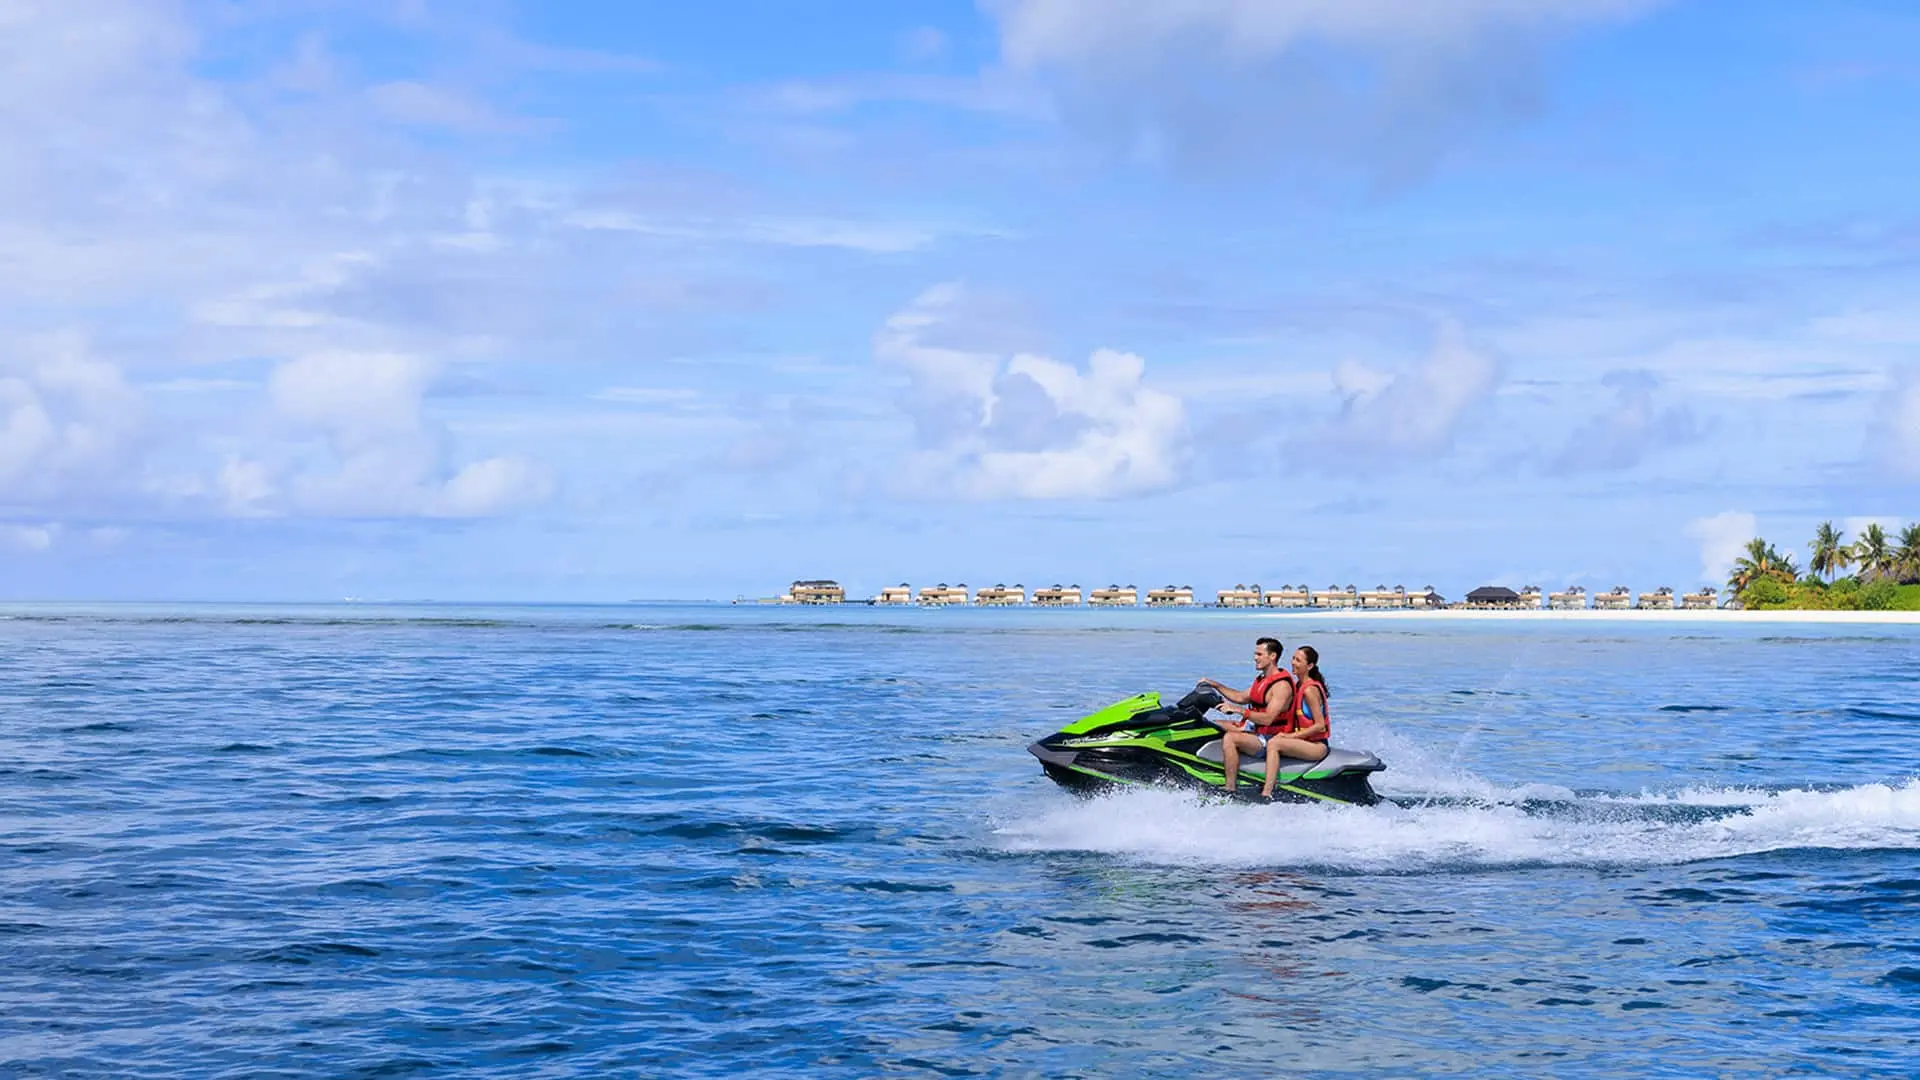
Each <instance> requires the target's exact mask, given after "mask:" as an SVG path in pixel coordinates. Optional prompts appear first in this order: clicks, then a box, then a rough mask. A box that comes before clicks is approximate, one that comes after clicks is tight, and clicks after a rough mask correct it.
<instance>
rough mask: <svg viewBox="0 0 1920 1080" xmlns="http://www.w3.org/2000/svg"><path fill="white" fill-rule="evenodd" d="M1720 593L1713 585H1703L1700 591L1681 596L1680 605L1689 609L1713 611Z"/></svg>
mask: <svg viewBox="0 0 1920 1080" xmlns="http://www.w3.org/2000/svg"><path fill="white" fill-rule="evenodd" d="M1719 597H1720V594H1719V592H1718V591H1717V590H1715V589H1714V587H1713V586H1711V585H1702V586H1701V587H1700V591H1699V592H1690V593H1688V594H1687V595H1685V596H1683V597H1681V598H1680V606H1681V607H1682V608H1684V609H1685V610H1687V611H1712V610H1713V609H1714V606H1715V604H1716V603H1717V601H1718V600H1719Z"/></svg>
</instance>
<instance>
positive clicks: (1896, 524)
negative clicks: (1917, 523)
mask: <svg viewBox="0 0 1920 1080" xmlns="http://www.w3.org/2000/svg"><path fill="white" fill-rule="evenodd" d="M1905 523H1906V519H1904V518H1898V517H1887V516H1884V515H1876V514H1869V515H1865V516H1861V517H1850V518H1842V519H1841V520H1840V531H1841V532H1842V533H1843V534H1844V535H1845V536H1846V538H1847V540H1848V541H1849V542H1852V541H1855V540H1858V539H1860V534H1861V533H1863V532H1866V531H1867V526H1869V525H1878V526H1880V531H1882V532H1884V533H1886V534H1887V535H1889V536H1891V535H1893V534H1894V533H1897V532H1899V531H1900V526H1901V525H1903V524H1905Z"/></svg>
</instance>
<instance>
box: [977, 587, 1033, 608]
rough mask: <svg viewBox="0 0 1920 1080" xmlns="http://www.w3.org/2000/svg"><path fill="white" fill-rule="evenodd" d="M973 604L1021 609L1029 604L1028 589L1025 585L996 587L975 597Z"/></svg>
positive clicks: (985, 590) (983, 590)
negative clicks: (1025, 604) (1023, 605)
mask: <svg viewBox="0 0 1920 1080" xmlns="http://www.w3.org/2000/svg"><path fill="white" fill-rule="evenodd" d="M973 602H974V603H976V604H978V605H980V606H981V607H1019V606H1020V605H1022V604H1024V603H1026V602H1027V587H1026V586H1024V585H1011V586H1008V585H994V586H990V587H988V588H985V589H981V590H980V591H979V592H977V593H975V594H974V595H973Z"/></svg>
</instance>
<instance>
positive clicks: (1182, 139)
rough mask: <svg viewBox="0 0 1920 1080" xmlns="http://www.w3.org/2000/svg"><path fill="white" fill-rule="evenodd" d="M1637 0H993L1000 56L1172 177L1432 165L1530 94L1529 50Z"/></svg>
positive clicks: (1406, 170)
mask: <svg viewBox="0 0 1920 1080" xmlns="http://www.w3.org/2000/svg"><path fill="white" fill-rule="evenodd" d="M1651 6H1653V5H1652V3H1650V2H1648V0H1430V2H1422V3H1412V4H1410V3H1404V2H1401V0H1162V2H1158V3H1137V4H1115V3H1107V2H1105V0H989V2H987V3H986V4H985V5H984V7H985V9H986V10H987V11H988V12H989V13H990V14H991V15H992V17H993V18H994V19H995V20H996V22H997V24H998V27H999V30H1000V45H1001V53H1002V57H1003V59H1004V62H1005V63H1006V64H1007V65H1008V67H1009V68H1011V69H1012V70H1014V71H1017V72H1021V73H1024V74H1027V75H1030V76H1032V77H1035V78H1037V79H1039V80H1040V81H1041V82H1042V83H1043V84H1044V85H1045V86H1046V87H1047V88H1048V89H1049V90H1050V91H1051V93H1052V95H1053V97H1054V99H1055V101H1056V102H1057V104H1058V107H1059V109H1060V112H1061V115H1062V116H1063V117H1064V118H1065V119H1066V120H1068V121H1069V122H1070V123H1073V124H1076V125H1078V126H1081V127H1083V128H1085V129H1087V130H1089V131H1091V132H1093V133H1094V134H1095V135H1096V136H1097V137H1099V138H1101V139H1103V140H1105V141H1106V142H1108V143H1109V144H1110V145H1112V146H1114V147H1116V148H1118V149H1120V150H1122V151H1123V152H1126V153H1129V154H1131V155H1134V156H1136V157H1144V158H1147V159H1150V160H1154V161H1160V162H1165V163H1169V164H1174V165H1178V166H1182V167H1200V168H1207V167H1221V166H1230V165H1237V164H1244V163H1246V162H1248V161H1249V160H1267V161H1273V162H1278V163H1280V164H1290V163H1295V164H1297V163H1298V161H1299V160H1300V159H1302V158H1306V157H1313V158H1324V159H1328V160H1335V161H1344V162H1346V163H1348V164H1351V165H1357V166H1359V167H1361V168H1362V169H1363V170H1365V171H1367V172H1371V173H1373V174H1375V175H1376V176H1379V177H1383V178H1389V179H1391V178H1396V177H1403V176H1405V175H1408V174H1411V173H1416V172H1419V171H1422V170H1424V169H1426V168H1429V167H1430V166H1431V165H1432V164H1433V163H1434V162H1435V161H1436V160H1438V159H1439V158H1440V157H1441V156H1443V155H1444V154H1445V153H1446V152H1448V150H1450V149H1451V148H1452V147H1453V146H1454V145H1456V144H1458V143H1459V142H1461V141H1464V140H1465V139H1467V138H1469V137H1471V136H1472V135H1474V134H1475V133H1476V132H1478V131H1479V130H1481V129H1483V128H1485V127H1486V126H1488V125H1489V124H1492V123H1497V122H1499V121H1502V120H1508V119H1512V118H1514V117H1517V116H1522V115H1525V114H1527V113H1529V112H1532V111H1534V110H1535V109H1537V108H1538V107H1539V101H1540V98H1541V96H1542V94H1543V90H1542V80H1541V79H1540V78H1539V76H1538V74H1537V55H1538V52H1539V45H1540V42H1541V40H1542V39H1543V38H1544V37H1546V36H1548V35H1550V34H1551V33H1553V32H1556V31H1561V30H1564V29H1566V28H1568V27H1572V26H1576V25H1580V24H1584V23H1593V22H1599V21H1605V20H1614V19H1620V18H1624V17H1628V16H1632V15H1635V14H1638V13H1640V12H1641V11H1643V10H1645V9H1647V8H1649V7H1651Z"/></svg>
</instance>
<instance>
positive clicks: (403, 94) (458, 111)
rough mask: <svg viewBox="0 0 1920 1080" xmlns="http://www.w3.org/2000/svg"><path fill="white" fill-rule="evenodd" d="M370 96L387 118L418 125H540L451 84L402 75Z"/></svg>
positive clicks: (489, 128) (480, 128) (493, 130)
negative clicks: (402, 76) (513, 114)
mask: <svg viewBox="0 0 1920 1080" xmlns="http://www.w3.org/2000/svg"><path fill="white" fill-rule="evenodd" d="M367 100H368V101H369V102H371V103H372V105H373V107H374V108H375V109H376V110H377V111H378V112H379V113H380V114H381V115H382V116H385V117H386V118H387V119H389V120H392V121H394V122H395V123H400V124H411V125H413V126H416V127H438V128H447V129H449V130H452V131H459V132H466V133H469V134H502V133H510V132H521V131H530V130H534V129H535V128H537V127H538V126H539V125H538V124H536V123H535V122H533V121H529V120H527V119H525V118H523V117H516V116H510V115H508V114H506V113H503V112H501V111H500V110H498V109H495V108H494V107H493V106H491V105H488V104H487V103H486V102H484V101H481V100H479V99H478V98H475V97H473V96H472V95H470V94H467V93H465V92H463V91H461V90H458V89H456V88H454V87H451V86H437V85H434V84H431V83H424V82H419V81H416V80H411V79H402V80H397V81H395V82H389V83H381V84H380V85H378V86H374V87H370V88H369V89H368V90H367Z"/></svg>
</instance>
